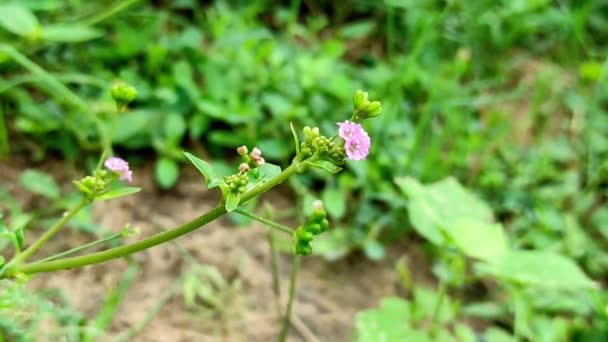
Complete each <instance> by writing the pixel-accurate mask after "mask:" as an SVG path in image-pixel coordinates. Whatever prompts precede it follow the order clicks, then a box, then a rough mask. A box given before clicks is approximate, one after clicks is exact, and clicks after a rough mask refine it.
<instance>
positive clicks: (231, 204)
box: [226, 192, 241, 212]
mask: <svg viewBox="0 0 608 342" xmlns="http://www.w3.org/2000/svg"><path fill="white" fill-rule="evenodd" d="M240 201H241V195H239V194H236V193H234V192H229V193H228V195H227V196H226V211H227V212H231V211H234V209H236V208H237V207H238V206H239V202H240Z"/></svg>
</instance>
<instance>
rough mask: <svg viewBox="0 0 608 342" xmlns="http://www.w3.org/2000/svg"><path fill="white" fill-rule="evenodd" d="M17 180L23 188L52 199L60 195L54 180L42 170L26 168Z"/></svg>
mask: <svg viewBox="0 0 608 342" xmlns="http://www.w3.org/2000/svg"><path fill="white" fill-rule="evenodd" d="M19 180H20V181H21V184H22V185H23V187H24V188H26V189H27V190H29V191H31V192H33V193H36V194H40V195H42V196H45V197H48V198H52V199H55V198H58V197H59V195H60V191H59V186H58V185H57V183H55V180H54V179H53V178H52V177H51V176H49V175H48V174H46V173H44V172H41V171H36V170H27V171H25V172H23V173H22V174H21V177H20V178H19Z"/></svg>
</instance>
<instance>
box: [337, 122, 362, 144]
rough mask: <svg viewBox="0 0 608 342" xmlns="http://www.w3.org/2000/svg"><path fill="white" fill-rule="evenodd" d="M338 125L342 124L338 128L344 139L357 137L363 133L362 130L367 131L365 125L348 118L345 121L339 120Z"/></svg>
mask: <svg viewBox="0 0 608 342" xmlns="http://www.w3.org/2000/svg"><path fill="white" fill-rule="evenodd" d="M338 126H340V128H339V129H338V135H339V136H340V138H342V139H344V141H347V140H349V139H351V138H353V137H356V136H358V135H360V134H362V132H363V133H365V130H364V129H363V127H361V125H360V124H358V123H354V122H351V121H348V120H346V121H344V122H338ZM366 134H367V133H366Z"/></svg>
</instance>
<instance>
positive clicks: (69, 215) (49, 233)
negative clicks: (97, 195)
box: [14, 198, 89, 266]
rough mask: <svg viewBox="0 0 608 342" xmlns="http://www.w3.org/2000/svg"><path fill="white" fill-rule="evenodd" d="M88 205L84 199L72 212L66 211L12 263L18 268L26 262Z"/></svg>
mask: <svg viewBox="0 0 608 342" xmlns="http://www.w3.org/2000/svg"><path fill="white" fill-rule="evenodd" d="M88 204H89V201H88V200H87V199H86V198H83V199H82V200H81V201H80V203H78V205H77V206H76V207H74V208H73V209H72V210H70V211H68V212H67V213H65V214H64V215H63V217H62V218H61V219H60V220H59V221H57V223H55V225H54V226H53V227H51V229H49V230H47V231H46V232H45V233H44V234H42V236H41V237H40V238H38V240H36V242H34V243H33V244H32V245H31V246H30V247H28V248H27V249H26V250H24V251H23V252H22V253H21V254H19V255H18V256H17V257H16V258H15V259H14V263H15V264H16V265H17V266H18V265H19V264H20V263H22V262H24V261H26V260H27V259H28V258H29V257H31V256H32V254H34V253H36V251H38V250H39V249H40V247H42V246H43V245H44V244H45V243H46V242H47V241H48V240H49V239H50V238H52V237H53V236H54V235H55V234H57V232H58V231H59V230H60V229H61V228H63V226H65V224H66V223H67V222H68V221H69V220H70V219H71V218H72V217H74V215H76V214H77V213H78V212H79V211H80V210H81V209H82V208H84V207H86V206H87V205H88Z"/></svg>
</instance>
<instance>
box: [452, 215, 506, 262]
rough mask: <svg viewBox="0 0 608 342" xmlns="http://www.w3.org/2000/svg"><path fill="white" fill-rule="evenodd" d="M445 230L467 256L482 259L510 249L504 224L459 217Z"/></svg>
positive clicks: (487, 258) (498, 255) (501, 253)
mask: <svg viewBox="0 0 608 342" xmlns="http://www.w3.org/2000/svg"><path fill="white" fill-rule="evenodd" d="M445 231H446V232H447V233H448V235H449V236H450V239H451V240H452V241H453V242H454V244H456V246H457V247H458V248H459V249H460V250H461V251H462V252H463V253H464V254H466V255H467V256H469V257H472V258H477V259H481V260H491V259H493V258H496V257H500V256H501V255H503V254H504V253H506V252H507V250H508V243H507V237H506V235H505V232H504V230H503V227H502V225H500V224H498V223H489V222H487V221H480V220H478V219H471V218H459V219H455V220H454V221H452V222H451V223H450V224H448V226H447V228H446V229H445Z"/></svg>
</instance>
